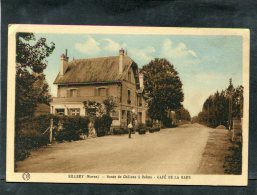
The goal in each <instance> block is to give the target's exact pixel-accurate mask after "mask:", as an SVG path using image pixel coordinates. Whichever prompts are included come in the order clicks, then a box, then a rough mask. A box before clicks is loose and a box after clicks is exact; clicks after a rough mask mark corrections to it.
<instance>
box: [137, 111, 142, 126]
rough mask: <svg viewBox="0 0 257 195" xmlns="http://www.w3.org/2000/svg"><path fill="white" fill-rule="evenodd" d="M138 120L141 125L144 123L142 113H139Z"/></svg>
mask: <svg viewBox="0 0 257 195" xmlns="http://www.w3.org/2000/svg"><path fill="white" fill-rule="evenodd" d="M137 120H138V123H139V124H140V123H142V112H139V113H138V118H137Z"/></svg>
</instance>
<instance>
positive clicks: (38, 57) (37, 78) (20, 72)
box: [15, 33, 55, 119]
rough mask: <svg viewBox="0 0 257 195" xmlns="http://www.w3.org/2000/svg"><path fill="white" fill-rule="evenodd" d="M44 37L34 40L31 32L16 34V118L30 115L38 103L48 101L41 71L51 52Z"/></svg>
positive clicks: (52, 48)
mask: <svg viewBox="0 0 257 195" xmlns="http://www.w3.org/2000/svg"><path fill="white" fill-rule="evenodd" d="M54 48H55V44H54V43H50V46H48V44H47V43H46V39H45V38H40V39H38V40H36V37H35V35H34V34H33V33H17V34H16V98H15V104H16V105H15V109H16V111H15V115H16V118H17V119H18V118H22V117H27V116H32V115H33V114H34V111H35V108H36V106H37V104H38V103H49V99H50V95H49V87H48V84H47V82H46V80H45V75H44V73H43V71H44V70H45V68H46V66H47V64H48V61H47V60H46V59H47V57H49V56H50V54H52V52H53V50H54Z"/></svg>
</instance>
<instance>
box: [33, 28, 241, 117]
mask: <svg viewBox="0 0 257 195" xmlns="http://www.w3.org/2000/svg"><path fill="white" fill-rule="evenodd" d="M35 35H36V37H37V38H39V37H44V38H46V39H47V42H48V43H50V42H54V43H55V50H54V52H53V53H52V54H51V56H50V57H48V59H47V61H48V66H47V68H46V70H45V72H44V73H45V74H46V79H47V82H48V84H49V86H50V90H51V94H52V95H53V96H54V97H55V96H56V94H57V86H56V85H53V82H54V80H55V77H56V76H57V74H58V72H59V70H60V56H61V54H62V53H65V49H67V50H68V57H69V58H70V60H72V59H73V58H74V59H81V58H92V57H103V56H115V55H118V51H119V49H120V48H124V49H125V50H126V51H127V55H128V56H130V57H131V58H132V59H133V60H134V61H135V62H136V63H137V64H138V66H139V67H142V66H143V65H145V64H147V63H148V62H150V61H151V60H152V59H154V58H166V59H167V60H169V61H170V62H171V63H172V64H173V65H174V67H175V69H176V70H177V71H178V73H179V77H180V79H181V81H182V83H183V92H184V102H183V105H184V107H185V108H186V109H188V110H189V112H190V114H191V116H195V115H197V114H198V113H199V112H200V111H201V110H202V105H203V103H204V101H205V100H206V98H208V97H209V95H211V94H213V93H215V92H216V91H217V90H218V91H221V90H222V89H226V88H227V86H228V84H229V78H232V80H233V84H234V86H238V85H242V82H243V79H242V37H241V36H235V35H234V36H231V35H229V36H210V35H208V36H207V35H206V36H203V35H201V36H196V35H113V34H61V33H60V34H49V33H48V34H35Z"/></svg>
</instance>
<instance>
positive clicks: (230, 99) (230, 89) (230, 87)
mask: <svg viewBox="0 0 257 195" xmlns="http://www.w3.org/2000/svg"><path fill="white" fill-rule="evenodd" d="M228 125H229V130H231V128H232V78H230V79H229V102H228Z"/></svg>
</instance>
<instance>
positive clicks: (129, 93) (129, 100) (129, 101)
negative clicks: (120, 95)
mask: <svg viewBox="0 0 257 195" xmlns="http://www.w3.org/2000/svg"><path fill="white" fill-rule="evenodd" d="M130 98H131V92H130V90H128V104H131V99H130Z"/></svg>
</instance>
